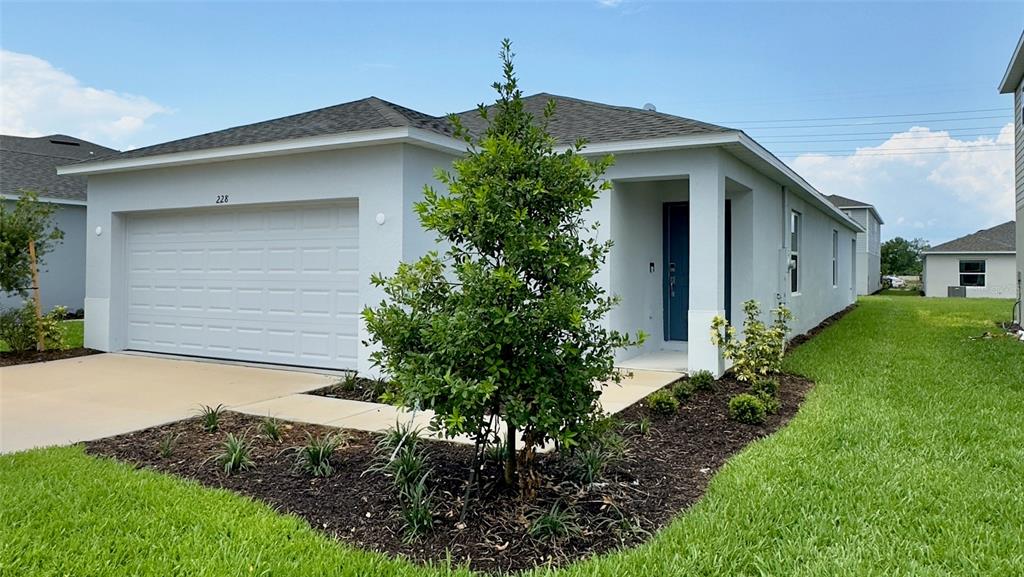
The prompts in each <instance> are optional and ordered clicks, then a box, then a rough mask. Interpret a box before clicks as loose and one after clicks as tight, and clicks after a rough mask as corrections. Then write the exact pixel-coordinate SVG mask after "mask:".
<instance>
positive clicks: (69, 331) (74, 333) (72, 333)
mask: <svg viewBox="0 0 1024 577" xmlns="http://www.w3.org/2000/svg"><path fill="white" fill-rule="evenodd" d="M61 324H63V325H64V347H65V348H68V349H77V348H80V347H83V346H85V321H83V320H82V319H72V320H68V321H61ZM9 350H11V348H10V347H9V346H7V343H5V342H4V341H3V340H0V353H5V352H7V351H9Z"/></svg>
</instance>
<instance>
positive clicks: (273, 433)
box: [260, 415, 281, 443]
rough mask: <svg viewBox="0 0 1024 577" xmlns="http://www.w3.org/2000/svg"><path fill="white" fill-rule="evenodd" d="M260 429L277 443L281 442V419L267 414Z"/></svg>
mask: <svg viewBox="0 0 1024 577" xmlns="http://www.w3.org/2000/svg"><path fill="white" fill-rule="evenodd" d="M260 429H262V430H263V434H264V435H266V437H267V438H268V439H270V440H271V441H273V442H275V443H280V442H281V421H279V420H277V419H275V418H274V417H271V416H270V415H267V416H266V417H263V420H262V421H261V422H260Z"/></svg>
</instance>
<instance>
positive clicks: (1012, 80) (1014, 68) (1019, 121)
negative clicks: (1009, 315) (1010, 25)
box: [999, 34, 1024, 323]
mask: <svg viewBox="0 0 1024 577" xmlns="http://www.w3.org/2000/svg"><path fill="white" fill-rule="evenodd" d="M999 92H1000V94H1010V93H1011V92H1012V93H1013V126H1014V135H1013V136H1014V138H1013V140H1014V144H1015V146H1014V152H1015V154H1014V155H1013V157H1014V172H1015V173H1016V181H1015V182H1016V187H1015V188H1016V190H1017V230H1016V237H1017V239H1016V251H1017V271H1016V289H1017V290H1016V292H1015V294H1014V295H1012V296H1015V297H1016V298H1017V300H1018V301H1019V300H1021V296H1022V288H1021V282H1022V280H1021V279H1022V276H1024V34H1021V37H1020V40H1018V41H1017V48H1016V50H1014V51H1013V58H1011V59H1010V64H1009V65H1008V66H1007V67H1006V74H1004V75H1003V81H1002V83H1000V84H999ZM1016 314H1017V318H1016V319H1015V320H1016V321H1017V322H1020V323H1024V318H1022V317H1024V310H1022V309H1021V307H1017V309H1016Z"/></svg>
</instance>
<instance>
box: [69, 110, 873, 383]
mask: <svg viewBox="0 0 1024 577" xmlns="http://www.w3.org/2000/svg"><path fill="white" fill-rule="evenodd" d="M549 100H554V101H555V102H556V103H557V112H556V115H555V118H554V119H553V120H552V121H551V123H550V125H549V130H550V132H551V133H552V135H553V136H554V138H556V139H557V141H558V142H559V143H562V144H568V143H570V142H572V141H574V140H575V139H576V138H577V137H586V138H588V139H589V140H590V145H589V147H588V148H587V153H588V154H594V155H604V154H608V153H613V154H614V155H615V158H616V161H615V166H614V167H612V168H611V169H610V170H609V171H608V172H607V174H606V178H607V179H609V180H610V181H611V183H612V184H613V190H611V191H609V192H607V193H605V194H603V195H602V196H601V197H600V198H599V199H598V200H597V201H596V203H595V204H594V206H593V208H592V210H591V211H590V218H591V219H592V220H594V221H597V222H599V223H600V229H599V230H598V231H597V234H598V235H599V236H600V237H602V238H606V239H608V238H610V239H614V241H615V246H614V248H613V250H612V253H611V254H610V257H609V260H608V262H607V263H606V266H605V267H604V268H603V269H602V271H601V272H600V273H599V277H600V278H599V282H600V283H601V284H602V285H603V286H604V287H605V288H606V289H607V290H609V291H610V292H612V293H614V294H618V295H620V296H621V297H622V302H621V305H620V306H619V307H617V308H616V309H615V310H614V311H613V312H612V313H611V315H610V316H609V317H608V319H607V323H608V326H609V327H610V328H613V329H618V330H628V331H637V330H643V331H645V332H646V333H647V334H648V335H650V338H648V341H647V343H646V344H645V345H644V346H643V347H642V348H641V349H632V350H629V351H624V352H622V353H621V355H620V359H619V360H620V361H622V362H627V361H630V362H632V363H634V364H635V366H648V367H652V368H659V367H660V368H673V369H681V370H686V369H690V370H695V369H708V370H711V371H713V372H715V373H716V374H720V373H721V372H722V370H723V360H722V359H721V357H720V355H719V351H718V349H717V347H715V346H713V345H712V344H711V342H710V326H711V321H712V319H713V318H714V317H715V316H716V315H725V314H730V315H733V316H738V311H740V310H741V304H742V302H743V301H745V300H747V299H757V300H758V301H760V302H761V303H763V304H764V305H765V307H766V308H771V307H773V306H775V304H776V303H777V302H785V303H786V304H787V305H788V306H789V307H790V308H791V309H792V310H793V312H794V314H795V317H796V319H795V322H794V328H795V330H796V331H805V330H807V329H810V328H811V327H813V326H815V325H816V324H818V323H819V322H820V321H821V320H822V319H824V318H826V317H828V316H829V315H831V314H833V313H835V312H837V311H839V310H841V309H843V308H844V307H846V306H847V305H849V304H850V303H852V302H853V301H854V299H855V298H856V296H855V290H854V284H853V275H854V270H855V269H854V267H855V260H856V235H857V233H858V232H861V231H862V229H861V227H860V225H858V224H857V223H856V222H855V221H854V220H853V219H851V218H850V217H849V216H847V215H846V214H844V213H843V212H842V211H840V210H839V209H837V208H836V207H835V206H834V205H832V204H831V203H830V202H828V200H826V199H825V198H824V197H823V196H822V195H821V194H820V193H819V192H818V191H817V190H815V189H814V188H813V187H812V186H811V185H810V184H808V183H807V182H806V181H804V179H803V178H801V177H800V176H799V175H798V174H796V173H795V172H794V171H793V170H792V169H790V168H789V167H788V166H786V165H785V164H783V163H782V162H781V161H779V160H778V159H777V158H776V157H775V156H773V155H772V154H771V153H769V152H768V151H767V150H765V149H764V148H763V147H762V146H760V145H759V144H757V143H756V142H754V141H753V140H752V139H751V138H750V137H748V136H747V135H746V134H744V133H743V132H741V131H738V130H733V129H729V128H724V127H721V126H716V125H713V124H707V123H704V122H698V121H695V120H689V119H686V118H680V117H677V116H672V115H668V114H662V113H659V112H655V111H653V110H640V109H636V108H627V107H621V106H608V105H605V104H599V103H595V102H588V101H584V100H578V99H574V98H567V97H561V96H552V95H549V94H537V95H534V96H530V97H527V98H525V99H524V104H525V106H526V107H527V109H528V110H529V111H531V112H533V113H534V114H535V115H537V116H539V115H540V113H541V111H542V109H543V107H544V106H545V104H546V103H547V102H548V101H549ZM476 114H477V113H476V111H475V110H472V111H467V112H464V113H462V115H461V116H462V118H463V119H464V120H465V122H466V124H467V126H468V127H469V128H470V129H471V130H476V131H479V130H480V129H481V128H482V126H483V125H482V123H481V121H480V119H479V118H478V117H477V116H476ZM464 152H465V142H463V141H461V140H458V139H455V138H453V137H452V126H451V125H450V123H449V121H448V120H447V119H446V118H444V117H434V116H430V115H427V114H424V113H421V112H417V111H415V110H410V109H408V108H404V107H402V106H398V105H395V104H392V103H389V102H386V101H384V100H381V99H379V98H373V97H371V98H365V99H362V100H357V101H354V102H348V103H345V104H341V105H337V106H332V107H329V108H323V109H319V110H314V111H311V112H305V113H302V114H296V115H294V116H287V117H284V118H278V119H276V120H269V121H265V122H258V123H256V124H250V125H245V126H239V127H235V128H229V129H226V130H220V131H217V132H212V133H208V134H202V135H199V136H194V137H190V138H184V139H181V140H176V141H172V142H167V143H163V144H158V145H155V146H149V147H146V148H140V149H138V150H131V151H127V152H123V153H121V154H118V155H116V156H114V157H112V158H107V159H98V160H91V161H86V162H84V163H78V164H73V165H70V166H65V167H62V168H61V169H60V173H61V174H66V175H76V176H88V179H89V203H90V204H89V226H88V228H89V231H90V234H89V242H88V255H87V261H88V263H89V271H88V282H87V290H86V299H85V302H86V311H87V316H88V322H87V323H86V336H85V339H86V345H87V346H89V347H93V348H97V349H102V350H107V351H117V350H123V349H135V350H142V351H155V352H159V353H173V354H184V355H197V356H204V357H215V358H224V359H236V360H242V361H253V362H269V363H281V364H286V365H306V366H313V367H327V368H344V369H357V370H359V371H360V372H364V373H365V372H370V373H371V374H372V366H371V361H370V357H369V354H370V351H369V350H367V348H366V347H365V346H363V345H362V344H361V343H362V342H363V341H364V340H366V338H367V335H366V333H365V328H364V327H363V325H362V324H361V322H360V318H359V313H360V310H361V309H362V308H363V307H364V306H367V305H376V304H377V303H379V302H380V301H381V300H382V298H383V296H384V295H383V293H382V292H381V291H380V290H379V289H378V288H376V287H374V286H372V285H371V284H370V275H371V274H372V273H377V272H384V273H391V272H393V271H394V270H395V268H396V266H397V265H398V263H399V262H400V261H403V260H405V261H408V260H411V259H415V258H418V257H420V256H421V255H423V254H424V253H426V252H427V251H429V250H432V249H434V248H435V247H436V244H435V239H434V237H433V235H432V234H429V233H427V232H425V231H423V230H422V229H421V227H420V224H419V221H418V220H417V218H416V216H415V214H414V212H413V210H412V204H413V202H415V201H417V200H419V199H420V198H421V195H422V190H423V187H424V185H426V184H434V185H437V184H438V183H437V182H436V181H435V179H434V177H433V174H434V170H435V169H436V168H438V167H441V168H444V167H450V165H451V162H452V161H453V160H454V159H456V158H458V157H459V156H460V155H461V154H463V153H464Z"/></svg>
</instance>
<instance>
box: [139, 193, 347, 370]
mask: <svg viewBox="0 0 1024 577" xmlns="http://www.w3.org/2000/svg"><path fill="white" fill-rule="evenodd" d="M357 227H358V211H357V208H356V207H355V205H353V204H340V203H339V204H336V205H331V206H329V207H325V206H323V205H319V206H298V207H291V208H281V207H274V208H271V209H268V208H265V207H264V208H251V209H234V210H231V211H229V210H225V209H224V208H220V207H218V209H216V210H200V211H178V212H173V213H167V214H164V213H154V214H147V215H139V216H133V217H132V218H130V219H129V220H128V227H127V234H126V236H127V240H128V250H127V251H126V254H127V257H126V258H127V260H128V266H127V267H126V268H127V270H128V305H127V309H128V310H127V314H128V322H127V329H128V348H134V349H139V350H153V351H157V352H168V353H182V354H192V355H205V356H213V357H220V358H231V359H238V360H246V361H257V362H276V363H288V364H299V365H309V366H323V367H330V368H355V365H356V358H357V351H358V339H357V338H356V335H357V334H358V326H359V318H358V310H359V300H358V282H359V272H358V261H359V259H358V228H357Z"/></svg>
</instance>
